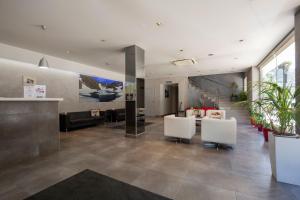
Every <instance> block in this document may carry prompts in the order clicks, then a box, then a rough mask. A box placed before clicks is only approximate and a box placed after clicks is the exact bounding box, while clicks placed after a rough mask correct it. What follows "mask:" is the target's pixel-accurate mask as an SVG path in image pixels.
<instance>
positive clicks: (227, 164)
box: [0, 118, 300, 200]
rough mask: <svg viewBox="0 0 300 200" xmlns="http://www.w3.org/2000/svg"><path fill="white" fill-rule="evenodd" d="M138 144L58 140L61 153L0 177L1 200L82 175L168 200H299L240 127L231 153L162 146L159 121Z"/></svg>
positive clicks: (259, 141) (79, 135)
mask: <svg viewBox="0 0 300 200" xmlns="http://www.w3.org/2000/svg"><path fill="white" fill-rule="evenodd" d="M148 120H150V121H153V122H155V123H154V124H152V125H150V126H147V128H146V133H145V134H144V135H143V136H141V137H139V138H137V139H133V138H126V137H124V131H123V130H119V129H111V128H107V127H105V126H99V127H92V128H87V129H82V130H78V131H73V132H70V133H68V134H65V133H63V134H62V136H61V151H60V152H58V153H56V154H53V155H50V156H47V157H43V158H39V159H36V160H34V161H30V162H28V163H24V164H22V165H20V166H17V167H14V168H11V169H8V170H5V171H2V172H1V173H0V199H1V200H4V199H9V200H13V199H22V198H24V197H26V196H28V195H31V194H33V193H36V192H38V191H40V190H42V189H44V188H47V187H48V186H50V185H52V184H54V183H56V182H58V181H61V180H63V179H65V178H67V177H69V176H72V175H74V174H76V173H78V172H79V171H81V170H84V169H87V168H88V169H91V170H94V171H97V172H99V173H102V174H105V175H108V176H111V177H113V178H116V179H118V180H121V181H124V182H127V183H130V184H133V185H136V186H138V187H141V188H144V189H146V190H149V191H152V192H155V193H158V194H161V195H165V196H167V197H170V198H174V199H183V200H189V199H197V200H201V199H204V200H211V199H216V200H217V199H222V200H227V199H229V200H232V199H233V200H258V199H273V200H277V199H282V200H295V199H300V187H296V186H292V185H288V184H282V183H277V182H275V181H274V179H273V178H272V177H271V170H270V164H269V157H268V147H267V145H266V144H265V143H264V141H263V137H262V135H260V134H258V133H257V131H256V130H255V129H254V128H252V127H250V126H247V125H239V127H238V144H237V145H236V147H235V148H234V150H229V151H225V150H219V151H217V150H216V149H205V148H203V147H202V146H201V141H200V136H199V135H196V136H195V137H194V138H193V140H192V143H191V144H179V143H177V144H176V143H175V142H172V141H167V140H165V139H164V137H163V120H162V119H161V118H154V119H148Z"/></svg>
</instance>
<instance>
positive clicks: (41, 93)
mask: <svg viewBox="0 0 300 200" xmlns="http://www.w3.org/2000/svg"><path fill="white" fill-rule="evenodd" d="M24 98H46V85H24Z"/></svg>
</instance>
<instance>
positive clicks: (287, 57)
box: [261, 42, 295, 87]
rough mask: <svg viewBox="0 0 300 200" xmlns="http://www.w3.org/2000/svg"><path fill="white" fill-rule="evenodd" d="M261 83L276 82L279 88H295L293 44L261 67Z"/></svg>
mask: <svg viewBox="0 0 300 200" xmlns="http://www.w3.org/2000/svg"><path fill="white" fill-rule="evenodd" d="M261 76H262V80H263V81H272V82H277V83H278V84H279V85H281V86H292V87H295V43H294V42H293V43H292V44H290V45H289V46H288V47H286V48H285V49H284V50H283V51H281V53H279V54H278V55H277V54H274V55H273V58H272V59H271V60H270V61H269V62H268V63H267V64H266V65H265V66H263V67H262V70H261Z"/></svg>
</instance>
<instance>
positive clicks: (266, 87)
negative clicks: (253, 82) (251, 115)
mask: <svg viewBox="0 0 300 200" xmlns="http://www.w3.org/2000/svg"><path fill="white" fill-rule="evenodd" d="M257 87H259V88H260V91H261V98H260V99H259V100H256V101H254V104H255V105H256V106H257V107H258V108H260V109H261V110H262V111H263V113H264V118H265V121H266V122H269V123H270V126H271V128H272V130H273V132H274V133H275V134H279V135H284V134H291V133H293V130H294V127H295V122H299V110H300V109H299V108H300V106H299V103H297V102H296V99H299V98H300V88H297V89H296V90H295V92H293V90H292V87H291V86H283V87H282V86H279V85H278V84H277V83H273V82H262V83H260V84H258V85H257Z"/></svg>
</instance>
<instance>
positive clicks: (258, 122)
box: [254, 111, 263, 132]
mask: <svg viewBox="0 0 300 200" xmlns="http://www.w3.org/2000/svg"><path fill="white" fill-rule="evenodd" d="M254 119H255V126H256V127H257V130H258V131H259V132H262V129H263V114H262V113H261V112H260V111H256V112H254Z"/></svg>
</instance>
